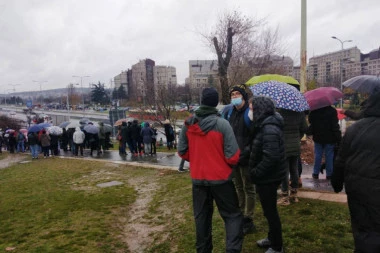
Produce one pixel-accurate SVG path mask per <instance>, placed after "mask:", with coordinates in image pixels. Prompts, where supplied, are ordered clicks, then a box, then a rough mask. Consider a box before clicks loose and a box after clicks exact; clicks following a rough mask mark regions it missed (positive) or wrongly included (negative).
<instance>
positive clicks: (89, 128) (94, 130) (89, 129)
mask: <svg viewBox="0 0 380 253" xmlns="http://www.w3.org/2000/svg"><path fill="white" fill-rule="evenodd" d="M83 130H84V131H86V132H87V133H89V134H97V133H99V128H98V127H97V126H95V125H91V124H88V125H85V126H84V128H83Z"/></svg>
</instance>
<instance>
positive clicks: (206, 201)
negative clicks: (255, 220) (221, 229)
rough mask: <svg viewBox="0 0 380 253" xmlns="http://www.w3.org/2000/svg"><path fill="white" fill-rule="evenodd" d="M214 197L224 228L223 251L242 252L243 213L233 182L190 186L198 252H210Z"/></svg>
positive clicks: (211, 247)
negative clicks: (224, 249) (224, 244)
mask: <svg viewBox="0 0 380 253" xmlns="http://www.w3.org/2000/svg"><path fill="white" fill-rule="evenodd" d="M214 200H215V203H216V206H217V207H218V210H219V214H220V216H221V217H222V219H223V221H224V226H225V229H226V252H241V248H242V244H243V214H242V213H241V210H240V208H239V201H238V198H237V195H236V190H235V187H234V184H233V183H232V182H227V183H224V184H220V185H213V186H202V185H193V211H194V219H195V227H196V248H197V252H202V253H207V252H212V249H213V244H212V215H213V212H214V205H213V201H214Z"/></svg>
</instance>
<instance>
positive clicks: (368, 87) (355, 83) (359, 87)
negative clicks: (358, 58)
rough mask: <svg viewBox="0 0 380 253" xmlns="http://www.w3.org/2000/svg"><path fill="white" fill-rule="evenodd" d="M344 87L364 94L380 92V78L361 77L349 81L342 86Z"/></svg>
mask: <svg viewBox="0 0 380 253" xmlns="http://www.w3.org/2000/svg"><path fill="white" fill-rule="evenodd" d="M342 85H343V86H344V87H347V88H351V89H353V90H356V91H358V92H362V93H373V92H374V91H375V90H380V78H379V76H370V75H361V76H355V77H353V78H351V79H348V80H347V81H345V82H344V83H343V84H342Z"/></svg>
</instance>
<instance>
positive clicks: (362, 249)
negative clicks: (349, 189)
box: [347, 193, 380, 253]
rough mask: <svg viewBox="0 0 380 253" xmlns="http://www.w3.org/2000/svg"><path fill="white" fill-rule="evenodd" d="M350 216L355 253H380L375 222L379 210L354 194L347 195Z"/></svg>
mask: <svg viewBox="0 0 380 253" xmlns="http://www.w3.org/2000/svg"><path fill="white" fill-rule="evenodd" d="M347 200H348V201H347V202H348V207H349V210H350V215H351V227H352V235H353V237H354V242H355V251H354V252H355V253H375V252H376V253H378V252H380V233H379V232H378V231H379V226H378V225H377V224H378V223H377V221H378V220H379V216H378V215H379V208H378V207H377V206H376V205H373V203H370V202H367V201H366V200H363V199H362V198H361V197H359V196H355V195H354V194H352V193H351V194H347Z"/></svg>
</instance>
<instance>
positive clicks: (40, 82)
mask: <svg viewBox="0 0 380 253" xmlns="http://www.w3.org/2000/svg"><path fill="white" fill-rule="evenodd" d="M33 82H35V83H39V84H40V105H42V83H47V81H36V80H33Z"/></svg>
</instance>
